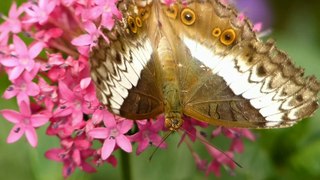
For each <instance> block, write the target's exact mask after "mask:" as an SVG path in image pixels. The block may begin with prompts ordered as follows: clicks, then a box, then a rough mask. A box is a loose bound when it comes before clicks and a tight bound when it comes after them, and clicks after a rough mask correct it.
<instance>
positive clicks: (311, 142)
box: [0, 0, 320, 180]
mask: <svg viewBox="0 0 320 180" xmlns="http://www.w3.org/2000/svg"><path fill="white" fill-rule="evenodd" d="M20 1H21V0H19V1H18V2H20ZM267 2H268V3H269V5H270V7H271V10H272V15H273V23H272V34H271V35H270V36H271V37H272V38H274V39H276V40H277V44H278V47H279V48H280V49H282V50H285V51H286V52H287V53H288V54H289V55H290V56H291V57H292V59H293V60H294V61H295V62H296V64H298V65H300V66H303V67H304V68H305V69H306V74H309V75H310V74H315V75H316V76H317V77H318V78H320V10H319V9H320V1H318V0H309V1H301V0H281V1H279V0H270V1H267ZM11 3H12V1H10V0H1V2H0V12H3V13H4V14H7V12H8V8H9V7H10V4H11ZM6 79H7V77H5V76H4V74H0V82H1V85H0V93H1V94H2V93H3V92H4V90H5V88H6V87H8V85H9V82H8V81H7V80H6ZM9 107H10V108H16V103H15V101H5V100H3V99H0V109H4V108H9ZM11 127H12V125H11V124H10V123H8V122H7V121H5V120H3V119H0V179H5V180H16V179H24V180H33V179H34V180H59V179H63V178H62V164H59V163H56V162H53V161H49V160H47V159H46V158H45V157H44V152H45V151H46V150H47V149H50V148H53V147H58V146H59V143H58V141H57V139H56V138H52V137H50V138H48V137H47V136H45V135H44V134H45V128H41V129H39V131H38V134H39V146H38V148H37V149H33V148H31V147H30V145H29V144H28V143H27V142H26V140H25V138H22V139H21V140H20V141H18V142H17V143H15V144H6V138H7V135H8V134H9V131H10V129H11ZM253 132H254V133H255V134H256V136H257V140H256V141H255V142H251V141H245V152H244V153H243V154H240V155H237V156H236V157H235V160H236V161H237V162H239V163H240V164H241V165H242V166H243V168H237V170H236V173H235V174H234V175H230V173H229V172H226V171H225V170H223V171H222V172H223V173H222V176H221V177H220V179H234V178H237V179H254V180H259V179H289V178H290V179H302V178H304V179H320V111H319V110H318V112H317V113H316V114H315V116H314V117H313V118H310V119H308V120H305V121H302V122H301V123H299V124H298V125H296V126H294V127H292V128H287V129H276V130H255V131H253ZM179 138H180V136H179V135H174V136H172V137H170V138H169V140H168V141H167V142H168V143H169V144H170V146H169V148H168V149H167V150H159V151H158V152H157V153H156V155H155V157H154V158H153V160H152V161H151V162H149V161H148V157H149V155H150V154H151V151H152V150H153V149H152V148H151V150H149V151H146V152H145V153H143V154H142V155H141V156H136V155H135V154H130V155H129V156H130V158H131V167H132V176H133V179H134V180H144V179H168V180H183V179H186V180H188V179H192V180H195V179H214V178H215V177H214V176H213V175H210V176H209V177H206V176H205V175H204V174H203V173H202V172H199V171H198V170H197V169H196V166H195V163H194V161H193V159H192V156H191V154H190V152H189V150H188V148H187V147H186V146H185V145H182V146H181V147H180V148H178V149H177V148H176V144H177V143H178V141H179ZM228 142H229V141H226V140H225V139H217V140H216V141H215V142H214V143H215V145H216V146H217V147H225V146H226V143H228ZM195 148H196V149H197V151H198V152H201V151H203V146H202V145H201V144H199V143H198V144H196V145H195ZM200 154H201V153H200ZM116 157H118V159H119V164H118V167H117V168H113V167H111V166H110V165H104V166H102V167H100V168H99V169H98V173H95V174H85V173H83V172H80V171H79V170H78V171H76V173H74V174H73V175H72V176H71V177H70V179H77V180H91V179H92V180H93V179H120V178H121V177H122V176H121V175H122V174H121V168H120V167H121V162H120V154H119V153H116Z"/></svg>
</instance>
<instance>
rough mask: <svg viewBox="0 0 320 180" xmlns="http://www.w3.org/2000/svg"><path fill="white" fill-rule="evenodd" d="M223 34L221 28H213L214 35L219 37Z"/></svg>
mask: <svg viewBox="0 0 320 180" xmlns="http://www.w3.org/2000/svg"><path fill="white" fill-rule="evenodd" d="M220 35H221V29H220V28H214V29H213V30H212V36H214V37H219V36H220Z"/></svg>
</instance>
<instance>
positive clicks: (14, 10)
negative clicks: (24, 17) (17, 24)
mask: <svg viewBox="0 0 320 180" xmlns="http://www.w3.org/2000/svg"><path fill="white" fill-rule="evenodd" d="M17 15H19V14H18V12H17V4H16V3H15V2H13V3H12V5H11V7H10V10H9V17H16V16H17Z"/></svg>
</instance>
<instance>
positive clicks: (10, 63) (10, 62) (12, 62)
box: [0, 57, 19, 67]
mask: <svg viewBox="0 0 320 180" xmlns="http://www.w3.org/2000/svg"><path fill="white" fill-rule="evenodd" d="M0 62H1V64H2V65H4V66H6V67H14V66H17V65H19V61H18V60H17V58H12V57H11V58H1V61H0Z"/></svg>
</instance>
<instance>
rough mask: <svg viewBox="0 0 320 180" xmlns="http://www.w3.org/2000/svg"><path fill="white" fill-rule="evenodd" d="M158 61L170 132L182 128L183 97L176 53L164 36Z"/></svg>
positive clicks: (167, 125)
mask: <svg viewBox="0 0 320 180" xmlns="http://www.w3.org/2000/svg"><path fill="white" fill-rule="evenodd" d="M157 52H158V53H157V55H158V57H157V58H158V59H159V61H160V64H161V67H162V68H161V70H162V74H163V76H162V92H163V96H164V97H163V98H164V110H165V112H164V114H165V126H166V128H168V129H169V130H173V131H175V130H177V129H179V128H180V127H181V125H182V123H183V121H182V119H181V114H182V108H181V97H180V94H181V93H180V88H179V79H178V74H177V63H176V60H175V58H174V56H173V54H174V52H173V50H172V49H171V46H170V45H169V42H168V39H167V38H166V37H165V36H162V37H161V38H160V41H159V45H158V48H157Z"/></svg>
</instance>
